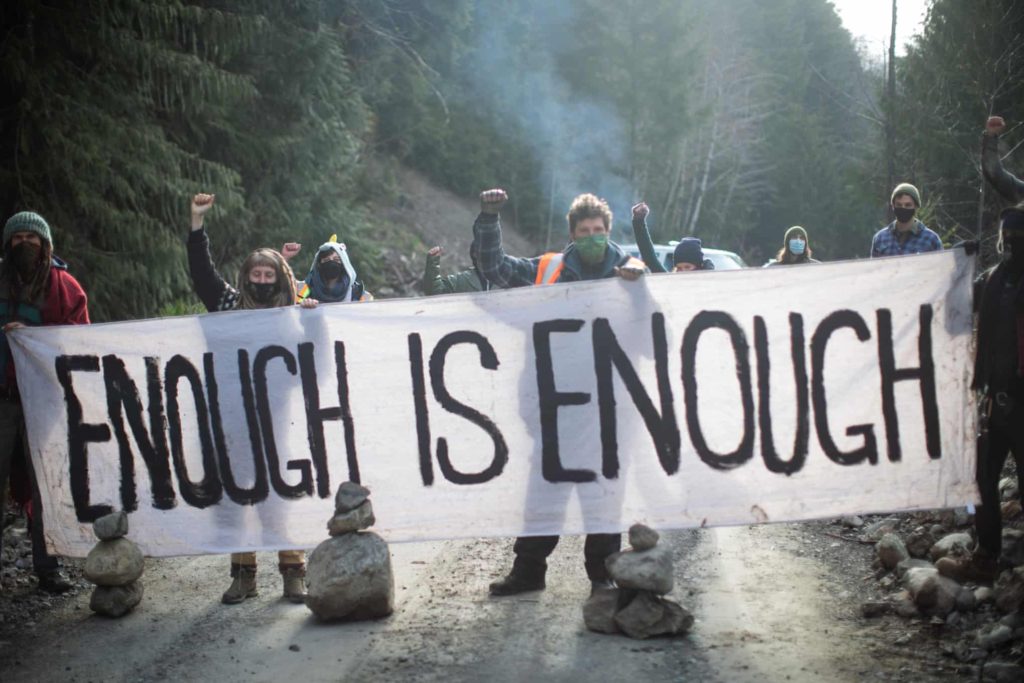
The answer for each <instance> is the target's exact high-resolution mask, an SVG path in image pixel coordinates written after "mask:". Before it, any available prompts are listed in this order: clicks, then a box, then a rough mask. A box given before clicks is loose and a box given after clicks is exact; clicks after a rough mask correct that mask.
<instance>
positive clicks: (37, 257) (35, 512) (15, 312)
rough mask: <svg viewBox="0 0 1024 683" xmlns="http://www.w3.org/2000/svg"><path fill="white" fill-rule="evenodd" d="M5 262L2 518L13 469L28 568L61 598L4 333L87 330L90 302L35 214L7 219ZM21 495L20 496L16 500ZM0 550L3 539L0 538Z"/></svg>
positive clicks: (0, 339) (63, 580)
mask: <svg viewBox="0 0 1024 683" xmlns="http://www.w3.org/2000/svg"><path fill="white" fill-rule="evenodd" d="M3 254H4V257H3V262H2V263H0V311H2V313H3V323H2V324H3V332H2V333H0V346H2V348H0V364H2V368H0V516H2V515H3V511H4V508H5V501H4V497H5V493H6V490H7V479H8V475H9V474H10V473H11V469H12V465H13V466H14V467H15V468H18V469H16V470H15V475H17V474H22V473H23V475H24V476H22V477H18V476H15V477H14V479H15V480H20V481H25V482H26V484H27V486H25V487H24V488H27V489H28V491H21V490H19V489H21V488H22V487H19V486H12V491H13V492H14V494H15V497H16V498H18V499H20V502H22V503H29V502H30V506H27V507H28V512H29V526H30V528H31V531H32V566H33V569H34V570H35V573H36V576H37V577H38V579H39V587H40V588H41V589H42V590H45V591H47V592H50V593H63V592H65V591H67V590H68V589H70V588H71V586H72V585H73V584H72V583H71V582H70V581H69V580H68V578H67V576H65V575H64V573H63V572H62V571H61V568H60V563H59V562H58V560H57V558H56V557H53V556H52V555H50V554H49V553H47V551H46V541H45V538H44V536H43V506H42V503H41V500H40V494H39V484H38V482H37V481H36V477H35V470H34V468H33V466H32V459H31V457H30V456H29V451H28V442H27V440H26V433H25V418H24V414H23V411H22V406H21V399H20V396H19V394H18V384H17V381H16V378H15V367H14V360H13V358H12V357H11V350H10V347H9V346H8V342H7V334H9V333H10V332H11V331H12V330H15V329H18V328H20V327H25V326H26V325H85V324H88V323H89V306H88V298H87V297H86V295H85V291H84V290H83V289H82V286H81V285H79V284H78V281H77V280H75V278H74V277H72V276H71V274H70V273H68V271H67V264H65V263H64V262H63V261H62V260H60V259H59V258H57V257H56V256H54V255H53V237H52V235H51V232H50V225H49V224H48V223H47V222H46V220H45V219H44V218H43V217H42V216H40V215H39V214H37V213H34V212H32V211H22V212H21V213H17V214H15V215H13V216H11V218H10V219H8V221H7V223H6V225H4V231H3ZM19 494H20V495H19ZM0 547H2V538H0Z"/></svg>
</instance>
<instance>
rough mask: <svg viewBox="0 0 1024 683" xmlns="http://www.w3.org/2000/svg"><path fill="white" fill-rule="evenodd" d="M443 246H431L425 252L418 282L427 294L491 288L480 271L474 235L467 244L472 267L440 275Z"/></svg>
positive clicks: (477, 247)
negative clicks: (421, 276)
mask: <svg viewBox="0 0 1024 683" xmlns="http://www.w3.org/2000/svg"><path fill="white" fill-rule="evenodd" d="M443 254H444V247H432V248H431V249H430V251H428V252H427V264H426V267H425V268H424V269H423V281H422V283H421V284H420V287H421V289H422V290H423V293H424V294H426V295H427V296H432V295H434V294H462V293H465V292H486V291H489V290H490V289H491V283H489V282H488V281H487V280H486V279H485V278H484V276H483V273H481V272H480V245H479V244H478V243H477V240H476V238H475V237H474V239H473V242H472V244H470V245H469V259H470V261H472V263H473V267H472V268H470V269H468V270H462V271H459V272H458V273H452V274H451V275H441V256H442V255H443Z"/></svg>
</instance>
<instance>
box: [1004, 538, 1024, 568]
mask: <svg viewBox="0 0 1024 683" xmlns="http://www.w3.org/2000/svg"><path fill="white" fill-rule="evenodd" d="M1001 559H1002V560H1004V561H1006V562H1008V563H1009V564H1010V566H1012V567H1019V566H1021V565H1022V564H1024V531H1022V530H1020V529H1003V554H1002V558H1001Z"/></svg>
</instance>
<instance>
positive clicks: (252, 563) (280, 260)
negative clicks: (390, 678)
mask: <svg viewBox="0 0 1024 683" xmlns="http://www.w3.org/2000/svg"><path fill="white" fill-rule="evenodd" d="M213 201H214V195H212V194H197V195H196V196H195V197H193V198H192V231H191V232H190V233H189V237H188V265H189V271H190V272H191V274H192V286H193V287H194V288H195V290H196V294H197V295H198V296H199V299H200V300H201V301H202V302H203V305H204V306H206V310H208V311H211V312H213V311H230V310H234V309H258V308H277V307H280V306H293V305H295V299H296V292H295V276H294V275H293V274H292V269H291V268H290V267H289V266H288V262H287V261H286V260H285V258H284V257H283V256H281V254H280V252H278V251H277V250H275V249H267V248H263V249H257V250H255V251H253V252H252V253H251V254H249V255H248V256H247V257H246V258H245V261H243V262H242V266H241V268H239V271H238V286H237V287H232V286H231V285H230V284H228V283H227V281H225V280H224V278H223V277H221V275H220V273H218V272H217V270H216V268H214V265H213V260H212V259H211V258H210V239H209V237H208V236H207V234H206V230H205V228H204V227H203V216H204V214H205V213H206V212H207V211H209V210H210V207H212V206H213ZM317 303H318V301H317V300H316V299H303V300H302V303H301V306H302V307H303V308H315V307H316V305H317ZM277 557H278V569H280V571H281V576H282V578H283V582H284V587H283V591H284V597H285V598H287V599H288V600H290V601H292V602H295V603H301V602H303V598H304V597H305V595H306V581H305V577H306V553H305V552H304V551H302V550H281V551H280V552H278V554H277ZM231 576H232V582H231V586H230V587H229V588H228V589H227V590H226V591H225V592H224V595H223V596H222V597H221V601H222V602H223V603H225V604H228V605H233V604H236V603H239V602H242V601H243V600H245V599H246V598H251V597H253V596H255V595H256V594H257V591H256V553H232V554H231Z"/></svg>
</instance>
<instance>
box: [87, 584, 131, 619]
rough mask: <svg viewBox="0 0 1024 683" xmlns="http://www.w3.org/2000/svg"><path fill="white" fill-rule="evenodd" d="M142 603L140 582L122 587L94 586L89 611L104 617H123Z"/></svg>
mask: <svg viewBox="0 0 1024 683" xmlns="http://www.w3.org/2000/svg"><path fill="white" fill-rule="evenodd" d="M140 602H142V582H141V581H132V582H131V583H129V584H126V585H124V586H96V587H95V588H93V589H92V597H91V598H90V599H89V609H91V610H92V611H93V612H95V613H96V614H101V615H103V616H105V617H114V618H117V617H123V616H124V615H126V614H128V613H129V612H131V611H132V610H133V609H135V606H136V605H138V604H139V603H140Z"/></svg>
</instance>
